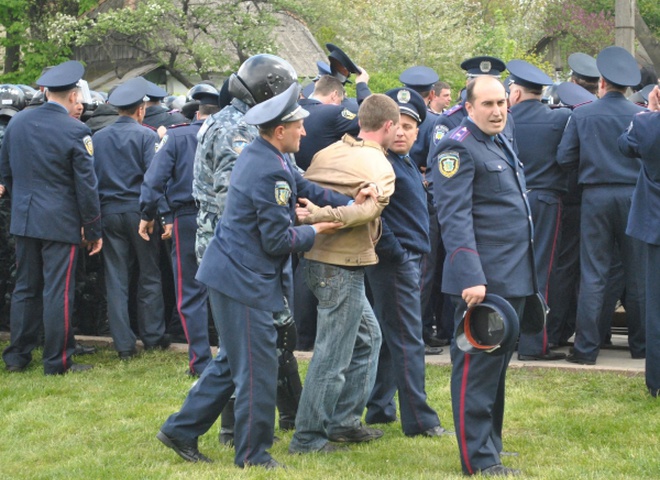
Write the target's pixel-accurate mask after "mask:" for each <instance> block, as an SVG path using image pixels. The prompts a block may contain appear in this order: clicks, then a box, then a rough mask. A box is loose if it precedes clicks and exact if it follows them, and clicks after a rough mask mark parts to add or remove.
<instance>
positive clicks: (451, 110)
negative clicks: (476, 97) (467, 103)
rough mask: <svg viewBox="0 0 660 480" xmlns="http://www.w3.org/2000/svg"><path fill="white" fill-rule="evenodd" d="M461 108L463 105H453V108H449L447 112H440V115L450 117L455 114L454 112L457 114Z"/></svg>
mask: <svg viewBox="0 0 660 480" xmlns="http://www.w3.org/2000/svg"><path fill="white" fill-rule="evenodd" d="M462 108H463V105H461V104H460V103H458V104H456V105H454V106H453V107H451V108H450V109H449V110H445V111H444V112H442V114H443V115H447V116H450V115H453V114H455V113H456V112H458V111H459V110H460V109H462Z"/></svg>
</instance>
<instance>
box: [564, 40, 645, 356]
mask: <svg viewBox="0 0 660 480" xmlns="http://www.w3.org/2000/svg"><path fill="white" fill-rule="evenodd" d="M597 66H598V70H599V71H600V75H601V78H600V80H599V93H600V94H601V97H600V99H599V100H597V101H595V102H593V103H590V104H588V105H585V106H583V107H580V108H578V109H576V110H575V111H574V112H573V115H572V116H571V119H570V121H569V122H568V125H567V126H566V130H565V132H564V134H563V137H562V141H561V143H560V144H559V149H558V151H557V161H558V162H559V164H560V165H561V166H562V167H564V168H566V169H575V168H577V169H578V182H579V184H580V185H581V186H582V188H583V191H582V206H581V220H580V228H581V236H580V271H581V277H580V289H579V292H580V294H579V297H578V310H577V324H576V334H575V345H574V347H573V348H574V350H573V354H572V355H569V356H568V357H567V358H566V359H567V360H568V361H570V362H573V363H580V364H587V365H593V364H595V363H596V357H597V356H598V352H599V350H600V345H601V340H602V333H601V332H600V328H599V323H600V321H599V319H600V314H601V311H602V310H603V303H604V300H605V292H606V283H607V279H608V277H609V274H610V268H611V266H612V264H613V260H621V262H622V263H623V268H624V273H625V283H626V319H627V323H628V344H629V346H630V353H631V355H632V357H633V358H644V356H645V338H644V324H643V319H644V308H645V307H644V304H645V287H644V278H645V277H644V268H645V264H644V259H643V252H644V248H643V244H642V242H641V241H640V240H638V239H635V238H632V237H628V236H627V235H626V234H625V229H626V224H627V223H628V214H629V210H630V199H631V196H632V193H633V190H634V188H635V184H636V183H637V177H638V176H639V172H640V168H641V163H640V161H639V160H637V161H635V160H629V159H626V158H625V157H624V156H623V155H622V154H621V153H620V152H619V150H618V147H617V145H616V139H617V138H618V136H619V135H620V133H621V132H622V131H624V130H625V129H626V127H627V126H628V125H629V124H630V121H631V120H632V117H633V116H634V115H635V114H636V113H638V112H640V111H642V110H643V109H642V108H641V107H639V106H638V105H635V104H634V103H632V102H629V101H628V100H627V99H626V97H625V96H624V92H625V91H626V87H627V86H633V85H637V84H638V83H639V79H640V73H639V69H638V68H637V62H636V61H635V59H634V58H633V57H632V55H630V53H628V52H627V51H626V50H625V49H623V48H621V47H608V48H606V49H604V50H603V51H601V52H600V54H599V55H598V58H597Z"/></svg>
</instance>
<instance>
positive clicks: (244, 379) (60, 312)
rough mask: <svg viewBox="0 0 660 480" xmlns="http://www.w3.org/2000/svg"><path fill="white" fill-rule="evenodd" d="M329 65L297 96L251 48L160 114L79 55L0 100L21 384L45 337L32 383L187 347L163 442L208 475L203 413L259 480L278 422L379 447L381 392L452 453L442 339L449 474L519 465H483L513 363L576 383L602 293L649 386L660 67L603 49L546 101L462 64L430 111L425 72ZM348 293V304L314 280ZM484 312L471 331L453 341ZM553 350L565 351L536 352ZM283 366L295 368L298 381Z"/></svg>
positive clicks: (336, 61)
mask: <svg viewBox="0 0 660 480" xmlns="http://www.w3.org/2000/svg"><path fill="white" fill-rule="evenodd" d="M327 48H328V50H329V52H330V53H329V56H328V61H329V63H328V64H325V63H323V62H318V69H319V75H318V77H317V78H315V79H314V81H313V82H312V83H310V84H309V85H308V87H306V88H305V89H302V90H301V89H300V87H299V86H298V83H297V82H298V80H297V75H296V72H295V71H294V70H293V68H292V67H291V66H290V65H289V64H288V63H287V62H286V61H285V60H283V59H281V58H279V57H275V56H272V55H255V56H253V57H251V58H249V59H248V60H247V61H246V62H244V63H243V65H241V67H240V68H239V70H238V71H237V72H236V73H235V74H232V75H231V76H230V77H229V78H228V79H227V80H226V81H225V83H224V84H223V85H222V87H221V88H216V86H215V85H213V84H211V83H210V82H204V83H200V84H198V85H196V86H195V87H193V88H192V89H191V90H190V91H189V92H188V95H187V98H186V100H187V103H185V105H181V111H178V110H176V109H171V108H168V107H166V106H165V105H164V99H166V97H168V94H167V92H166V91H165V90H163V89H162V88H160V87H158V86H157V85H155V84H153V83H151V82H149V81H147V80H145V79H143V78H142V77H138V78H135V79H132V80H128V81H126V82H124V83H122V84H120V85H119V86H117V87H116V88H114V89H113V90H112V91H111V92H110V94H109V95H104V94H100V93H97V92H90V91H89V89H88V88H87V85H86V83H85V82H84V81H83V80H82V77H83V74H84V68H83V66H82V64H80V63H79V62H76V61H69V62H65V63H63V64H60V65H58V66H56V67H53V68H50V69H49V70H47V71H45V72H44V73H43V74H42V76H41V77H40V78H39V79H38V80H37V82H36V83H37V85H38V86H39V87H40V90H34V89H32V88H31V87H28V86H25V85H2V86H0V97H1V98H2V106H1V108H2V109H1V110H0V141H2V153H1V156H0V208H1V211H0V236H1V243H0V261H2V262H3V265H2V266H1V267H0V274H2V276H3V278H2V279H0V307H1V308H2V327H3V329H6V328H9V330H10V335H11V341H10V345H9V346H8V347H7V348H6V349H5V351H4V352H3V360H4V362H5V364H6V369H7V370H8V371H10V372H16V373H18V372H22V371H24V370H25V369H26V368H27V367H28V365H29V363H30V361H31V359H32V351H33V349H34V348H36V347H38V346H43V365H44V372H45V373H46V374H63V373H65V372H77V371H83V370H88V369H90V368H92V366H91V365H87V364H80V363H75V362H73V356H74V355H82V354H85V353H92V352H93V350H92V349H89V348H87V347H83V346H82V345H79V344H77V343H76V341H75V337H74V333H87V334H104V333H108V332H109V334H110V335H111V336H112V339H113V344H114V347H115V349H116V350H117V353H118V356H119V358H120V359H121V360H124V361H128V360H130V359H131V358H132V357H134V356H135V355H137V354H138V348H137V340H138V339H139V340H141V342H142V345H143V346H144V349H145V350H149V349H166V348H167V347H169V345H170V343H171V341H172V337H176V338H175V340H176V339H178V338H180V339H181V340H182V341H185V342H186V343H187V344H188V346H189V362H188V366H187V369H186V373H187V374H188V375H190V376H193V377H200V380H199V381H198V383H197V384H196V385H195V386H194V387H193V389H192V390H191V392H190V394H189V397H188V398H187V399H186V402H185V403H184V405H183V406H182V408H181V411H180V412H178V413H176V414H174V415H172V416H171V417H170V418H169V419H168V420H167V422H166V423H165V424H164V425H163V427H162V428H161V431H160V432H159V434H158V439H159V440H160V441H161V442H162V443H164V444H165V445H166V446H168V447H170V448H172V449H174V450H175V451H176V452H177V453H178V454H179V455H180V456H181V457H183V458H184V459H186V460H188V461H210V459H209V458H208V457H206V456H205V455H204V454H202V453H201V452H199V450H198V449H197V438H198V437H199V436H201V435H202V434H204V433H205V432H206V431H208V430H209V428H210V427H211V426H212V424H213V423H214V422H215V421H216V420H217V419H218V417H221V429H220V434H219V440H220V442H221V443H224V444H230V445H234V447H235V449H236V460H235V462H236V464H237V465H238V466H241V467H244V466H249V465H261V466H264V467H266V468H277V467H280V466H281V464H279V463H278V462H276V461H275V460H274V459H273V458H272V457H270V455H269V454H268V453H267V451H266V450H267V448H268V447H270V445H271V444H272V440H273V430H272V429H273V425H274V419H273V418H271V416H272V415H274V411H275V404H276V405H277V409H278V411H279V425H280V428H283V429H295V430H296V433H295V434H294V438H293V440H292V443H291V447H290V451H291V453H307V452H313V451H322V452H333V451H335V450H340V449H341V448H339V447H336V445H334V444H336V443H359V442H365V441H370V440H374V439H377V438H379V437H380V436H382V430H379V429H377V428H372V427H370V426H365V425H363V424H362V420H361V416H362V413H363V412H364V411H365V409H366V417H365V420H366V423H367V424H368V425H372V424H379V423H380V424H382V423H390V422H394V421H396V420H397V419H398V416H397V407H396V405H395V403H394V398H395V393H396V392H397V391H398V395H399V397H398V398H399V409H398V413H399V415H400V418H401V423H402V428H403V431H404V433H405V434H406V435H408V436H424V437H442V436H446V435H452V434H453V432H448V431H447V430H445V429H444V428H443V427H442V426H441V425H440V419H439V417H438V414H437V413H436V412H435V411H434V410H433V409H432V408H431V407H430V406H429V405H428V403H427V399H426V393H425V388H424V355H425V354H427V355H428V354H440V353H442V351H443V348H442V347H444V346H447V345H450V346H451V356H452V363H453V372H452V410H453V414H454V424H455V427H456V435H457V437H458V445H459V450H460V456H461V465H462V468H463V472H464V473H466V474H475V473H482V474H484V475H509V474H514V475H515V474H517V473H518V471H517V470H513V469H510V468H507V467H504V466H503V465H502V464H501V461H500V455H501V453H502V439H501V434H502V431H501V429H502V418H503V408H504V378H505V374H506V368H507V365H508V362H509V360H510V358H511V356H512V355H513V354H514V351H515V350H516V349H517V355H518V358H519V359H521V360H527V361H555V360H564V359H565V360H566V361H569V362H573V363H579V364H585V365H593V364H595V363H596V359H597V356H598V352H599V350H600V348H601V347H602V346H603V345H604V344H606V343H607V342H608V338H609V331H610V323H611V319H612V314H613V312H614V309H615V307H616V305H617V302H621V304H622V305H623V306H624V308H625V311H626V319H627V326H628V332H629V335H628V341H629V347H630V354H631V356H632V357H633V358H645V357H646V358H647V386H648V388H649V391H650V393H651V394H652V395H653V396H654V397H655V396H657V393H658V390H659V389H660V374H659V373H658V372H656V370H657V366H655V365H653V363H655V364H656V365H657V364H658V362H651V361H650V360H649V359H654V358H655V357H656V356H657V353H656V352H654V351H652V350H651V349H647V338H651V337H653V338H656V337H657V336H658V335H659V332H658V330H660V327H658V326H657V323H658V322H654V320H653V315H654V313H653V312H655V311H658V309H657V308H653V309H652V310H651V308H649V307H653V306H654V304H653V302H656V303H657V300H655V299H654V296H653V295H652V294H650V295H648V294H647V292H648V293H652V292H651V291H650V290H649V289H650V288H652V287H653V285H654V279H655V276H657V275H658V274H657V273H656V272H657V271H658V269H654V268H653V266H654V265H655V264H657V263H658V261H659V260H656V258H660V256H658V255H657V253H656V252H655V250H654V249H656V248H657V247H654V245H657V244H658V233H657V232H658V231H660V229H659V228H658V223H657V222H656V221H655V217H656V216H657V214H655V213H654V212H656V211H657V209H652V208H651V207H650V205H655V203H654V202H657V201H658V200H657V199H658V193H657V189H658V185H657V179H656V175H655V174H654V172H655V170H657V167H655V166H651V163H649V164H648V165H647V159H648V160H651V159H653V158H656V159H657V155H658V151H659V147H658V145H657V140H656V141H655V144H654V143H653V138H651V140H649V139H648V138H647V137H648V136H649V135H650V136H651V137H655V138H656V139H657V138H658V135H655V134H649V135H647V133H646V130H645V129H648V130H649V131H657V130H658V128H660V127H659V126H658V118H657V117H655V116H654V115H656V114H652V113H648V109H647V108H646V107H647V106H648V108H650V109H657V108H658V101H659V100H660V98H659V97H660V94H658V89H657V88H655V89H654V85H657V82H658V78H657V75H656V74H655V72H654V71H653V69H652V68H648V67H647V68H640V67H639V65H638V64H637V62H636V61H635V60H634V58H633V57H632V56H631V55H630V54H629V53H628V52H626V51H625V50H623V49H621V48H618V47H608V48H606V49H604V50H603V51H602V52H601V53H600V54H599V55H598V56H597V58H593V57H591V56H589V55H586V54H582V53H574V54H572V55H571V56H570V57H569V58H568V63H569V66H570V68H571V75H570V78H569V79H568V80H567V81H566V82H563V83H559V84H557V83H554V82H553V80H552V79H551V78H550V77H548V76H547V75H546V74H545V73H543V72H542V71H541V70H540V69H538V68H537V67H535V66H533V65H531V64H530V63H528V62H525V61H522V60H512V61H510V62H509V63H507V64H505V63H504V62H502V61H501V60H500V59H498V58H495V57H489V56H480V57H474V58H470V59H468V60H466V61H464V62H463V63H462V64H461V67H462V68H463V69H464V70H465V72H466V78H467V80H466V88H465V89H462V90H461V92H460V94H459V95H457V97H458V98H459V100H458V101H457V103H456V104H455V105H454V106H451V105H450V103H451V98H452V94H451V88H450V86H449V85H448V84H446V83H444V82H441V81H440V79H439V76H438V74H437V73H436V72H435V71H434V70H433V69H431V68H428V67H424V66H415V67H411V68H409V69H407V70H406V71H404V72H402V73H401V75H400V77H399V80H400V81H401V83H402V85H403V86H402V87H398V88H393V89H392V90H389V91H388V92H386V93H385V95H381V94H372V92H371V91H370V89H369V86H368V82H369V75H368V73H367V72H366V71H365V70H364V69H362V68H360V67H358V66H357V65H356V64H355V63H354V62H353V61H352V60H351V59H350V57H349V56H348V55H346V53H345V52H343V51H342V50H341V49H340V48H339V47H337V46H335V45H332V44H328V45H327ZM505 72H508V77H507V78H506V79H504V80H502V78H501V77H502V76H503V75H504V74H505ZM351 75H355V78H354V81H355V82H356V92H357V98H347V97H346V94H345V90H344V85H345V83H346V82H347V81H349V78H350V77H351ZM629 88H630V89H632V90H633V92H635V93H634V95H633V96H631V97H630V98H626V96H625V94H627V93H628V89H629ZM169 98H173V97H169ZM388 109H389V110H388ZM392 109H394V110H392ZM388 111H389V112H390V113H391V112H392V111H394V112H395V113H396V118H394V117H392V119H390V120H388V118H387V115H386V113H387V112H388ZM633 119H635V120H634V121H633ZM394 120H396V121H394ZM303 122H304V123H303ZM303 124H304V127H303ZM35 132H38V135H37V134H35ZM625 132H627V133H625ZM622 134H623V135H622ZM620 136H621V138H620V139H619V137H620ZM366 147H373V148H372V149H369V148H366ZM630 157H633V158H630ZM640 157H641V160H640ZM241 160H242V162H241ZM269 162H270V163H269ZM365 162H366V163H365ZM370 162H371V163H370ZM372 164H373V165H372ZM370 165H371V166H370ZM310 180H311V181H310ZM640 185H641V186H640ZM636 186H637V188H636ZM324 205H325V207H324ZM649 212H650V213H649ZM642 216H643V217H644V218H642ZM310 225H311V227H310ZM338 232H339V233H338ZM347 232H349V233H350V232H353V233H354V235H352V237H351V236H350V235H349V241H347V240H346V238H347V237H346V235H347ZM81 233H82V236H81ZM365 239H366V243H365ZM346 245H349V246H350V248H349V249H348V250H346ZM14 252H15V257H14ZM303 252H307V253H304V255H303ZM97 254H98V255H97ZM291 254H294V255H291ZM14 258H15V259H14ZM647 267H648V268H647ZM337 269H338V270H337ZM344 276H345V278H344V279H343V280H342V282H346V283H347V284H351V285H353V286H352V287H350V288H348V287H346V286H343V287H337V288H336V291H335V290H331V289H330V288H329V287H330V286H332V284H333V282H336V281H337V280H336V279H337V278H339V277H342V278H343V277H344ZM326 287H327V288H326ZM347 288H348V290H347ZM330 292H332V293H330ZM337 296H339V297H341V299H340V300H338V299H337ZM344 296H345V297H346V299H345V300H344ZM363 298H364V301H363V300H362V299H363ZM10 299H11V300H10ZM367 299H368V300H367ZM351 302H352V303H351ZM536 302H540V303H539V304H540V305H541V309H540V312H541V314H542V316H543V321H542V322H541V326H540V327H538V328H536V327H534V328H530V327H529V324H527V323H526V322H527V319H528V318H530V315H531V314H530V313H529V310H531V309H532V307H530V305H532V304H534V305H536ZM347 305H352V307H350V308H349V307H347ZM479 305H482V306H487V308H488V316H487V317H486V318H488V319H490V320H489V321H490V322H491V323H490V324H489V325H488V328H487V330H488V333H484V329H483V328H482V329H481V330H479V328H478V327H476V329H475V330H474V331H471V330H470V328H469V327H468V326H467V320H466V318H467V319H470V318H473V319H476V318H478V315H477V314H476V310H474V309H475V308H476V307H477V306H479ZM546 306H549V314H547V310H546ZM355 309H358V310H357V311H358V312H362V313H359V314H357V315H356V314H355V311H352V310H355ZM472 313H474V315H471V314H472ZM537 313H538V311H537ZM546 314H547V318H545V317H546ZM493 315H495V317H497V318H498V319H499V320H500V321H501V322H502V325H503V326H502V331H504V330H507V331H506V332H505V333H504V336H503V337H502V338H507V340H506V341H504V340H503V339H502V338H499V339H495V340H494V339H493V331H492V330H497V328H495V327H493V323H492V322H493V321H494V320H493V318H495V317H493ZM353 317H355V318H353ZM512 318H513V319H514V320H512ZM228 319H231V320H228ZM474 322H476V320H473V323H474ZM253 324H254V327H253V326H252V325H253ZM457 327H458V328H459V330H458V331H460V335H461V338H460V342H458V341H453V340H452V339H453V337H454V333H455V331H456V328H457ZM518 328H520V335H519V336H518ZM479 332H481V335H483V336H484V337H483V338H481V339H480V338H477V337H478V336H479V334H480V333H479ZM511 332H515V339H514V341H511V335H512V333H511ZM216 336H217V338H216ZM572 337H574V343H573V344H572V345H573V346H572V348H571V351H570V353H569V355H568V356H566V355H565V354H563V353H560V352H557V351H556V350H555V348H557V347H562V346H567V345H570V344H571V343H569V340H570V339H571V338H572ZM465 339H467V340H465ZM216 340H217V341H218V344H219V346H220V349H219V353H218V356H217V357H216V358H215V359H214V358H212V355H211V345H213V344H215V341H216ZM337 340H340V341H337ZM464 340H465V341H466V342H467V344H469V345H467V346H466V345H463V343H465V342H464ZM333 341H334V343H333ZM252 342H254V343H252ZM489 342H492V343H493V344H492V345H491V344H490V343H489ZM248 345H249V346H250V348H247V346H248ZM253 346H254V348H253ZM295 349H299V350H313V351H314V352H315V353H314V357H313V360H312V364H311V365H310V369H309V372H308V377H307V380H306V385H308V387H307V389H303V388H302V382H301V380H300V376H299V374H298V366H297V363H296V359H295V356H294V355H293V351H294V350H295ZM271 350H272V352H271ZM275 352H276V353H275ZM253 363H254V365H261V368H253V367H254V365H253ZM271 367H272V368H271ZM271 385H272V390H271V388H270V386H271ZM358 386H359V387H360V388H358ZM301 396H302V398H301ZM271 403H272V405H271ZM342 411H343V412H345V413H344V414H343V417H342V414H341V413H340V412H342ZM317 423H318V424H317ZM331 442H334V444H333V443H331Z"/></svg>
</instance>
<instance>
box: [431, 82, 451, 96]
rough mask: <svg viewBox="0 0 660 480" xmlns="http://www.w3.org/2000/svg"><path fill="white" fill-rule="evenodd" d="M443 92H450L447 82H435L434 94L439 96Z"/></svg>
mask: <svg viewBox="0 0 660 480" xmlns="http://www.w3.org/2000/svg"><path fill="white" fill-rule="evenodd" d="M443 90H451V86H450V85H449V84H448V83H447V82H443V81H437V82H435V85H433V91H434V92H435V94H436V95H440V93H442V91H443Z"/></svg>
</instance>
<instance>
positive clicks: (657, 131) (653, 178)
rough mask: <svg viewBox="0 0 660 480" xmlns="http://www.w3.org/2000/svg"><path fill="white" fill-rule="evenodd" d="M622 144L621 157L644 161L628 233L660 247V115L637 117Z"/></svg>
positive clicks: (625, 133)
mask: <svg viewBox="0 0 660 480" xmlns="http://www.w3.org/2000/svg"><path fill="white" fill-rule="evenodd" d="M618 142H619V149H620V150H621V153H623V154H624V155H626V156H627V157H631V158H637V157H639V158H641V159H642V169H641V171H640V172H639V178H638V179H637V186H636V187H635V193H634V194H633V198H632V206H631V207H630V215H629V216H628V228H627V230H626V233H627V234H628V235H630V236H631V237H634V238H637V239H639V240H642V241H644V242H646V243H650V244H652V245H660V113H659V112H653V113H651V112H644V113H639V114H637V115H635V116H634V117H633V120H632V123H631V124H630V127H629V128H628V131H627V132H624V133H623V134H622V135H621V136H620V137H619V141H618Z"/></svg>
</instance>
